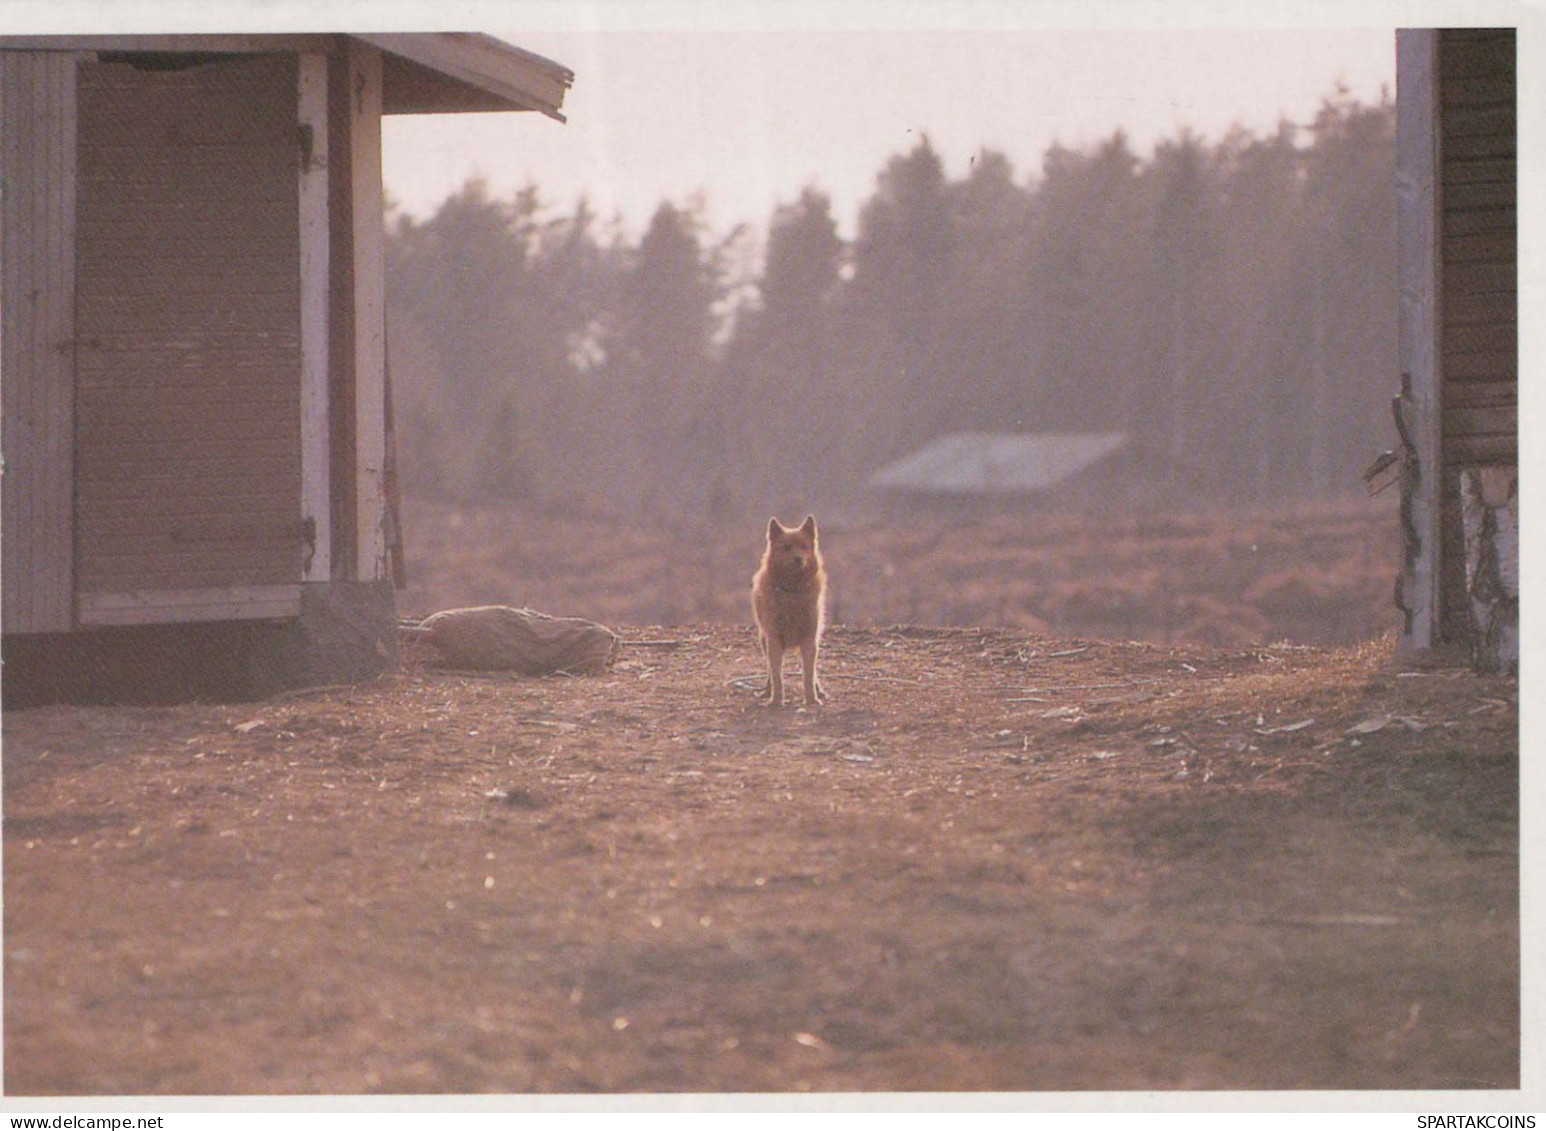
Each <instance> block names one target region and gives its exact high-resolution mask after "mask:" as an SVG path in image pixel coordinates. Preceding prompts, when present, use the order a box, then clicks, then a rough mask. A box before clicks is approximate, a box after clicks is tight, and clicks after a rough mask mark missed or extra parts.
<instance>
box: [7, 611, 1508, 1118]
mask: <svg viewBox="0 0 1546 1131" xmlns="http://www.w3.org/2000/svg"><path fill="white" fill-rule="evenodd" d="M622 635H623V639H624V644H623V647H622V649H621V650H620V653H619V656H618V659H617V663H616V665H615V667H614V668H613V669H612V670H611V671H610V672H608V673H607V674H604V675H600V676H594V677H585V678H563V677H555V678H549V679H535V680H531V679H527V680H520V679H512V678H509V677H505V676H500V675H473V674H466V673H454V672H447V671H443V670H439V669H438V668H437V667H436V666H435V664H434V660H433V657H432V656H429V655H427V654H425V653H424V652H423V651H420V650H418V649H422V648H423V647H424V646H423V645H422V644H416V643H410V644H409V645H408V646H407V647H406V649H405V654H404V664H403V667H402V669H401V670H400V671H398V672H395V673H392V674H390V675H388V676H385V677H383V678H382V679H380V680H379V681H377V682H375V683H373V684H369V685H364V686H359V687H353V688H336V689H321V690H315V691H310V692H304V693H295V694H291V695H287V696H283V697H280V698H276V699H273V700H269V701H265V702H260V703H247V704H232V705H210V704H202V705H199V704H196V705H189V706H179V707H132V708H130V707H118V708H81V707H48V708H40V709H35V710H28V711H17V712H12V713H10V714H8V715H7V716H6V717H5V719H4V727H5V729H4V739H5V744H4V789H5V802H4V805H5V810H4V815H5V822H4V850H5V856H4V865H5V871H4V879H5V913H6V914H5V958H4V960H5V967H4V973H5V1087H6V1090H7V1092H8V1093H10V1094H11V1095H13V1096H14V1095H56V1094H77V1095H78V1094H103V1093H106V1094H149V1095H171V1094H225V1093H259V1094H265V1093H348V1094H354V1093H473V1092H502V1093H586V1092H612V1093H620V1092H679V1091H694V1092H722V1091H732V1092H760V1091H772V1092H782V1091H822V1092H836V1091H843V1092H847V1091H871V1090H888V1091H909V1090H928V1091H936V1090H994V1091H1032V1090H1052V1089H1057V1090H1063V1089H1075V1090H1078V1089H1146V1090H1147V1089H1302V1088H1316V1089H1457V1088H1461V1089H1463V1088H1477V1089H1506V1088H1514V1087H1517V1086H1518V1083H1519V1051H1520V1040H1519V1022H1520V1011H1519V997H1518V992H1519V917H1518V907H1519V886H1518V877H1519V871H1518V812H1519V796H1518V753H1519V742H1518V714H1517V711H1518V690H1517V683H1516V682H1515V681H1513V680H1498V679H1483V678H1479V677H1476V676H1474V675H1472V674H1470V673H1468V672H1466V671H1463V670H1461V669H1459V668H1451V667H1443V666H1436V665H1434V664H1431V663H1430V664H1429V665H1428V666H1427V667H1424V668H1411V667H1409V666H1404V665H1402V664H1401V663H1398V662H1397V661H1396V659H1394V658H1393V657H1392V656H1391V654H1390V649H1389V647H1388V646H1386V645H1366V646H1362V647H1358V648H1352V649H1345V650H1318V649H1310V648H1292V647H1287V646H1272V647H1262V646H1256V647H1248V648H1234V649H1228V648H1223V649H1221V648H1210V647H1205V646H1201V645H1197V646H1193V645H1177V646H1163V645H1154V644H1117V643H1102V642H1094V641H1088V640H1080V639H1070V638H1057V637H1051V636H1044V635H1036V634H1033V633H1027V632H1023V631H1014V630H993V631H982V630H972V629H959V630H931V631H930V630H906V629H891V630H888V629H844V628H839V629H836V630H834V631H833V632H832V633H831V634H830V636H829V640H828V647H827V649H826V652H825V663H826V668H825V676H826V682H827V685H828V689H829V691H831V693H832V701H831V702H830V703H829V704H828V705H827V706H825V707H823V708H820V709H817V710H813V711H806V710H803V709H796V708H786V709H784V710H770V709H767V708H763V707H759V706H758V705H757V704H756V703H755V699H754V690H755V684H756V683H757V682H758V678H757V663H756V660H755V658H754V641H753V637H752V633H751V630H750V629H749V628H744V627H692V628H655V629H650V628H627V629H624V630H623V632H622Z"/></svg>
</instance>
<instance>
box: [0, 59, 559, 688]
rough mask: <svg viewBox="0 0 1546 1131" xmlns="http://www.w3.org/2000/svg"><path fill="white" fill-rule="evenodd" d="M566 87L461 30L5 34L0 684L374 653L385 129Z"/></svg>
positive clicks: (385, 555)
mask: <svg viewBox="0 0 1546 1131" xmlns="http://www.w3.org/2000/svg"><path fill="white" fill-rule="evenodd" d="M571 79H572V76H571V74H570V72H569V71H568V70H566V69H565V68H564V67H562V66H559V65H558V64H556V63H553V62H550V61H548V60H546V59H543V58H540V57H539V56H536V55H532V54H530V53H528V52H525V51H521V50H518V49H516V48H514V47H511V46H509V45H508V44H505V43H502V42H500V41H498V40H495V39H492V38H489V37H486V36H478V35H449V34H407V35H174V36H84V37H57V36H53V37H0V174H3V182H4V193H3V196H0V201H3V211H0V233H3V242H0V311H3V325H0V376H3V423H4V432H3V445H4V447H3V454H4V477H3V485H4V512H3V526H0V540H3V575H0V577H3V592H4V604H3V627H4V635H5V659H6V668H5V685H6V695H7V699H8V700H11V699H12V698H13V697H15V696H16V695H33V694H45V695H46V694H47V693H48V688H47V687H44V686H42V685H45V684H46V685H49V687H51V688H52V689H53V691H54V692H56V693H57V694H62V695H67V696H71V697H77V698H79V697H88V698H91V697H101V696H112V695H115V694H117V693H118V692H116V691H114V690H112V689H111V687H112V686H113V685H115V684H117V683H119V682H122V680H121V679H118V678H115V674H116V675H117V676H123V675H124V674H126V673H125V672H124V669H125V668H126V667H136V666H138V667H146V666H149V667H152V668H153V667H155V666H156V665H158V664H160V665H166V666H176V664H177V663H178V662H179V661H181V662H182V663H183V664H184V665H185V666H188V667H190V668H191V671H190V673H189V674H190V675H191V676H193V677H194V678H195V684H194V686H193V687H192V688H191V689H190V691H191V693H195V694H204V693H214V692H215V691H218V692H220V693H225V694H233V693H234V694H240V693H242V692H243V691H244V690H245V691H249V692H251V693H253V694H262V693H264V692H266V691H269V690H272V689H274V688H275V687H280V686H285V685H293V684H298V683H308V682H331V681H337V680H342V679H353V678H359V677H362V676H368V675H372V674H375V673H376V672H378V671H380V670H381V669H382V668H383V667H384V666H385V665H387V664H389V663H390V662H391V661H392V659H393V656H394V654H395V652H394V645H393V628H394V624H395V616H394V610H393V596H392V593H393V588H392V576H391V574H392V568H391V554H390V552H389V539H390V537H391V533H392V532H391V512H390V508H389V506H388V482H387V479H388V476H389V472H390V467H389V460H388V456H389V449H388V428H389V411H390V410H389V404H390V400H389V392H388V382H387V370H386V357H385V340H386V339H385V332H384V329H385V325H384V324H385V311H384V290H383V288H384V277H383V253H384V241H385V233H384V226H383V215H382V212H383V198H382V183H381V159H380V158H381V117H382V115H383V114H394V113H413V114H422V113H438V112H446V111H462V110H478V111H488V110H518V111H538V112H540V113H543V114H547V115H549V116H551V117H553V118H557V119H559V120H562V118H561V114H560V107H561V105H562V102H563V98H564V94H565V92H566V90H567V89H568V86H569V84H570V82H571ZM151 657H154V658H151ZM211 673H215V674H213V675H212V674H211ZM200 677H203V678H204V679H205V682H208V681H209V680H211V679H213V680H215V681H216V682H217V683H218V684H219V686H218V687H216V688H211V687H206V686H203V684H200V683H198V679H199V678H200ZM176 682H177V681H176V680H175V679H170V680H169V681H168V682H167V686H166V687H165V689H164V691H165V693H166V694H173V695H175V694H177V691H176V687H175V685H176Z"/></svg>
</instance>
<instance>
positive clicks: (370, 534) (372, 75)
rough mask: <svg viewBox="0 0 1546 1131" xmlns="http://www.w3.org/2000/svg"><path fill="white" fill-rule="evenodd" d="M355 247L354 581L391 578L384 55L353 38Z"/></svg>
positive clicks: (352, 187) (352, 149) (352, 105)
mask: <svg viewBox="0 0 1546 1131" xmlns="http://www.w3.org/2000/svg"><path fill="white" fill-rule="evenodd" d="M349 52H350V56H349V63H350V66H349V71H350V75H351V82H350V86H349V105H350V110H351V116H352V119H353V123H352V124H353V129H352V131H351V133H352V137H351V141H352V142H353V144H352V145H351V147H350V154H349V156H350V168H351V173H352V175H351V177H350V183H351V189H352V192H351V195H352V203H353V207H352V209H351V211H352V212H353V244H354V312H355V317H354V358H355V371H354V397H355V428H356V431H355V453H354V454H355V476H356V480H355V491H356V495H355V498H356V504H355V554H356V574H355V576H356V579H357V580H359V581H380V580H382V579H384V578H386V577H387V574H388V571H387V552H386V514H387V505H386V229H385V218H384V212H385V208H384V193H383V190H382V184H381V71H382V68H381V52H380V51H379V50H377V49H376V48H374V47H371V46H369V45H367V44H363V43H359V42H357V41H354V40H350V43H349Z"/></svg>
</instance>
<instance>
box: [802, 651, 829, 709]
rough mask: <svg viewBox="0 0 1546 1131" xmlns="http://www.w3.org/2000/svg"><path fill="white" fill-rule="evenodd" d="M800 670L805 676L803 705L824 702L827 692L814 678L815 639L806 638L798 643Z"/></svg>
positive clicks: (811, 705) (809, 705)
mask: <svg viewBox="0 0 1546 1131" xmlns="http://www.w3.org/2000/svg"><path fill="white" fill-rule="evenodd" d="M800 670H801V672H802V674H803V675H804V676H805V705H806V706H807V707H814V706H815V705H816V704H817V703H824V702H826V699H827V693H826V692H825V691H823V690H822V688H821V681H820V680H819V679H817V678H816V641H814V640H807V641H806V642H805V643H803V644H801V645H800Z"/></svg>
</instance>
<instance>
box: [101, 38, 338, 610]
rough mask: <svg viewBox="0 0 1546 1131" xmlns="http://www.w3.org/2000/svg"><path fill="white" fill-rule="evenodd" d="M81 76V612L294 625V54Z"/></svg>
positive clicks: (297, 562)
mask: <svg viewBox="0 0 1546 1131" xmlns="http://www.w3.org/2000/svg"><path fill="white" fill-rule="evenodd" d="M79 83H80V103H79V105H80V139H79V140H80V144H79V153H80V171H79V193H78V196H77V211H78V217H77V223H78V230H79V238H78V245H77V246H78V251H79V254H78V258H77V280H76V300H77V332H78V336H79V345H78V348H77V351H76V382H77V384H76V391H77V397H76V441H77V451H76V565H77V600H78V604H79V615H80V619H81V621H82V623H87V622H90V623H96V624H121V623H141V622H149V621H177V620H205V619H229V618H232V617H244V616H276V615H293V613H294V611H295V609H296V608H297V607H298V586H299V582H300V575H301V564H302V560H303V552H304V551H303V547H304V546H305V544H306V540H307V536H306V532H305V531H304V529H303V523H302V516H301V505H300V500H301V494H302V488H301V479H302V468H301V441H300V426H301V423H300V422H301V409H300V405H301V342H300V337H301V335H300V277H301V270H300V260H299V245H300V240H299V233H298V225H299V212H300V206H299V202H298V199H297V193H298V185H297V176H296V168H297V163H298V160H299V158H300V155H301V151H302V149H303V146H302V145H301V142H300V139H299V138H298V129H297V119H296V98H297V89H298V77H297V72H296V60H295V56H293V55H268V56H262V55H260V56H251V57H245V58H242V59H235V60H225V61H219V62H212V63H208V64H203V65H197V66H191V67H186V68H183V69H178V70H172V71H144V70H139V69H136V68H133V67H130V66H128V65H126V64H121V63H100V64H92V65H86V66H83V67H82V68H81V72H80V79H79Z"/></svg>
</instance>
